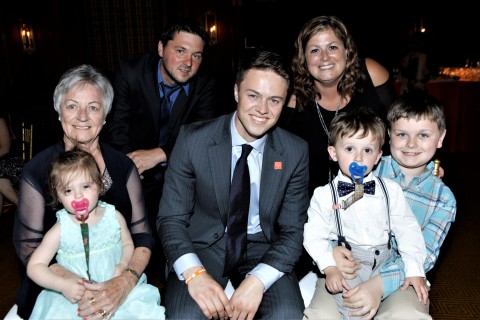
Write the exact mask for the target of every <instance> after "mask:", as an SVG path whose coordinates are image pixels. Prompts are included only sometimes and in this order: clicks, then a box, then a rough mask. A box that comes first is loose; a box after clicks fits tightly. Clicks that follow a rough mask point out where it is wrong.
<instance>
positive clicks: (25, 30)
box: [19, 23, 35, 54]
mask: <svg viewBox="0 0 480 320" xmlns="http://www.w3.org/2000/svg"><path fill="white" fill-rule="evenodd" d="M19 29H20V39H22V46H23V51H24V52H26V53H28V54H32V53H33V52H35V38H34V37H33V28H32V26H31V25H28V24H26V23H22V24H20V27H19Z"/></svg>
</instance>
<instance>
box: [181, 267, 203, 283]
mask: <svg viewBox="0 0 480 320" xmlns="http://www.w3.org/2000/svg"><path fill="white" fill-rule="evenodd" d="M206 271H207V270H205V268H202V269H198V270H197V271H195V272H194V273H192V274H191V275H190V277H188V278H187V280H185V284H188V283H189V282H190V281H192V279H193V278H195V277H198V276H199V275H201V274H202V273H204V272H206Z"/></svg>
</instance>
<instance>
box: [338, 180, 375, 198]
mask: <svg viewBox="0 0 480 320" xmlns="http://www.w3.org/2000/svg"><path fill="white" fill-rule="evenodd" d="M337 189H338V195H339V196H340V197H343V196H346V195H347V194H349V193H351V192H353V191H355V184H353V183H348V182H343V181H338V186H337ZM363 192H365V193H368V194H375V181H374V180H372V181H368V182H365V183H364V184H363Z"/></svg>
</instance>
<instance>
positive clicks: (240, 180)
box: [223, 144, 252, 286]
mask: <svg viewBox="0 0 480 320" xmlns="http://www.w3.org/2000/svg"><path fill="white" fill-rule="evenodd" d="M250 151H252V146H251V145H248V144H244V145H242V155H241V156H240V158H239V159H238V161H237V164H236V165H235V170H234V172H233V178H232V185H231V187H230V211H229V213H228V221H227V252H226V257H225V267H224V269H223V275H224V276H229V277H230V280H231V281H232V283H233V284H234V286H238V284H239V283H240V282H241V275H240V273H239V272H238V270H237V268H238V267H239V266H240V265H241V263H242V262H243V261H244V259H245V254H246V251H247V220H248V210H249V207H250V173H249V171H248V162H247V157H248V155H249V154H250Z"/></svg>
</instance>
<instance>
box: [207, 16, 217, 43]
mask: <svg viewBox="0 0 480 320" xmlns="http://www.w3.org/2000/svg"><path fill="white" fill-rule="evenodd" d="M205 30H207V32H208V34H209V35H210V42H209V44H210V45H214V44H217V32H218V30H217V15H216V14H215V12H213V11H211V10H208V11H207V12H206V13H205Z"/></svg>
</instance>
